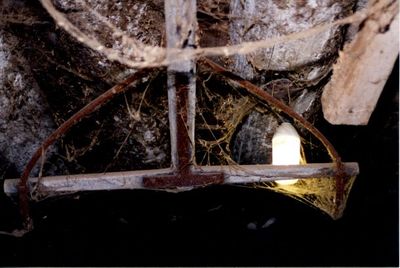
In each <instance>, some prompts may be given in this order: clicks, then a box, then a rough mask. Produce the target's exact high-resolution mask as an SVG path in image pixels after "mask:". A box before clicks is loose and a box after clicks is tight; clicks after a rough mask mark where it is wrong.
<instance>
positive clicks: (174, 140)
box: [143, 0, 224, 188]
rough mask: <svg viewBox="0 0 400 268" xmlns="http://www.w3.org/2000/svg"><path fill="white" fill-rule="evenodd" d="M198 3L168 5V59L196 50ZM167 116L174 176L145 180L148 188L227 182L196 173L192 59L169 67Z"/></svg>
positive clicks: (217, 175) (183, 0)
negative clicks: (177, 53) (175, 54)
mask: <svg viewBox="0 0 400 268" xmlns="http://www.w3.org/2000/svg"><path fill="white" fill-rule="evenodd" d="M196 10H197V8H196V0H178V1H166V2H165V14H166V15H165V17H166V19H165V23H166V25H165V27H166V34H167V49H168V52H167V59H169V60H171V61H173V59H174V53H173V49H176V48H177V49H193V48H195V47H196V46H197V44H196V31H197V19H196ZM167 83H168V114H169V129H170V137H171V159H172V169H173V172H172V174H168V175H164V176H152V177H145V178H143V185H144V186H145V187H147V188H177V187H185V186H200V185H207V184H216V183H223V182H224V175H223V173H205V172H195V171H194V170H193V167H194V165H195V157H194V144H195V142H194V128H195V114H196V63H195V61H194V60H193V59H189V60H183V61H178V62H173V63H172V64H170V65H169V66H168V80H167Z"/></svg>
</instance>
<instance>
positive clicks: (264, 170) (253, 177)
mask: <svg viewBox="0 0 400 268" xmlns="http://www.w3.org/2000/svg"><path fill="white" fill-rule="evenodd" d="M343 164H344V171H345V173H346V174H347V175H348V176H356V175H357V174H358V172H359V169H358V164H357V163H343ZM173 171H174V170H173V169H157V170H139V171H124V172H110V173H100V174H78V175H65V176H52V177H43V178H42V179H41V180H40V189H41V191H42V193H43V195H62V194H71V193H74V192H79V191H99V190H129V189H146V188H145V187H144V186H143V178H145V177H149V176H160V175H167V174H172V173H173ZM193 172H194V173H201V174H207V173H215V172H221V173H223V174H224V178H225V181H224V184H246V183H255V182H268V181H276V180H281V179H288V178H301V179H312V178H326V179H332V176H334V174H335V165H334V164H333V163H323V164H319V163H313V164H307V165H293V166H275V165H240V166H234V165H232V166H201V167H196V168H195V169H194V170H193ZM37 181H38V179H37V178H30V179H29V181H28V185H29V188H30V190H31V191H32V189H34V187H35V185H36V184H37ZM18 182H19V179H7V180H5V181H4V192H5V193H6V194H7V195H15V194H17V193H18V188H17V186H18ZM193 188H194V187H183V188H178V189H174V190H171V189H169V191H174V192H179V191H187V190H191V189H193ZM162 190H165V189H162Z"/></svg>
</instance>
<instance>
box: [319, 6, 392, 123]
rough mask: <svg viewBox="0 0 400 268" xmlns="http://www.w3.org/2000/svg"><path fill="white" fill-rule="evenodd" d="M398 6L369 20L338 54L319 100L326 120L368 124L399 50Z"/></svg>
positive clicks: (390, 7)
mask: <svg viewBox="0 0 400 268" xmlns="http://www.w3.org/2000/svg"><path fill="white" fill-rule="evenodd" d="M397 6H398V3H396V1H395V3H394V4H392V6H389V8H388V10H387V12H386V13H382V14H380V15H379V17H377V18H376V17H373V18H370V19H368V20H367V21H366V22H365V24H364V26H363V28H362V29H361V31H360V32H359V33H358V34H357V36H356V37H355V39H354V40H353V41H352V42H351V43H350V44H348V45H346V46H345V48H344V50H343V51H342V52H341V53H340V54H339V60H338V62H337V63H336V64H335V65H334V68H333V77H332V80H331V81H330V82H329V83H328V84H327V85H326V87H325V89H324V92H323V94H322V99H321V101H322V108H323V112H324V117H325V119H326V120H328V122H330V123H332V124H338V125H339V124H345V125H366V124H368V121H369V118H370V116H371V114H372V112H373V111H374V109H375V106H376V103H377V101H378V99H379V96H380V94H381V92H382V90H383V87H384V86H385V83H386V81H387V79H388V77H389V75H390V73H391V71H392V68H393V65H394V63H395V61H396V59H397V56H398V53H399V16H398V7H397ZM396 14H397V15H396ZM393 17H394V19H393ZM388 27H389V29H388V30H387V31H385V32H383V31H384V30H385V29H387V28H388Z"/></svg>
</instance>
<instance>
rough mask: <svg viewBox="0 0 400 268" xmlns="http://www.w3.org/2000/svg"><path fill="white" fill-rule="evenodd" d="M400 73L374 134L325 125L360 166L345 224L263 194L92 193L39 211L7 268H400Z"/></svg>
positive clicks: (7, 206)
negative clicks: (215, 267) (167, 267)
mask: <svg viewBox="0 0 400 268" xmlns="http://www.w3.org/2000/svg"><path fill="white" fill-rule="evenodd" d="M398 73H399V69H398V61H397V63H396V67H395V69H394V72H393V75H392V76H391V78H390V80H389V82H388V84H387V86H386V87H385V89H384V91H383V94H382V96H381V98H380V101H379V104H378V107H377V109H376V110H375V112H374V114H373V116H372V118H371V120H370V123H369V125H368V126H365V127H344V126H343V127H338V126H334V127H333V126H329V125H322V126H319V127H320V129H321V130H322V131H323V132H324V133H325V134H326V135H327V136H328V138H330V139H331V140H332V142H333V144H335V146H336V147H337V149H338V150H339V152H340V153H341V155H342V157H343V159H344V160H345V161H354V162H358V163H359V165H360V175H359V176H358V178H357V180H356V182H355V185H354V187H353V190H352V193H351V194H350V198H349V201H348V206H347V209H346V211H345V215H344V217H343V218H342V219H340V220H338V221H332V220H331V219H330V218H328V217H327V216H325V215H323V214H321V213H319V212H318V211H316V210H314V209H311V208H309V207H307V206H305V205H303V204H301V203H298V202H297V201H294V200H292V199H290V198H286V197H284V196H281V195H278V194H275V193H272V192H269V191H266V190H263V189H252V188H244V187H228V186H223V187H222V186H221V187H211V188H207V189H202V190H196V191H192V192H187V193H181V194H168V193H157V192H151V191H139V190H137V191H123V192H102V193H90V194H89V193H87V194H86V193H85V194H80V195H79V196H75V198H70V197H69V198H65V197H64V198H59V199H49V200H46V201H43V202H41V203H38V204H36V205H35V206H34V218H35V223H36V228H35V230H34V231H33V232H32V233H30V234H28V235H26V236H25V237H23V238H20V239H17V238H12V237H8V236H0V247H1V249H0V266H27V265H29V266H39V265H40V266H77V265H79V266H150V265H151V266H165V265H174V266H177V265H179V266H181V265H183V266H194V265H200V266H205V265H219V266H220V265H229V266H242V265H245V266H253V265H256V266H398V265H399V207H398V201H399V199H398V198H399V197H398V193H399V185H398V178H399V173H398V171H399V166H398V163H399V154H398V152H399V143H398V142H399V137H398V134H399V129H398V123H399V118H398V105H399V103H398V88H399V80H398ZM0 204H1V210H2V211H1V217H5V218H6V219H5V218H3V219H1V220H0V223H1V224H2V226H0V227H1V228H3V229H6V228H10V227H11V226H12V224H13V223H12V219H13V218H14V217H15V216H16V215H15V214H13V213H15V211H14V210H13V209H14V207H13V206H12V205H11V203H10V201H9V200H8V199H6V198H5V197H4V196H1V198H0ZM8 219H10V220H8ZM271 219H273V220H275V222H274V223H273V224H272V225H271V226H269V227H268V228H255V230H252V229H254V228H248V227H249V226H250V225H252V224H253V225H254V224H255V225H256V226H257V227H260V226H262V225H263V224H264V223H265V222H267V221H268V220H271ZM249 224H250V225H249Z"/></svg>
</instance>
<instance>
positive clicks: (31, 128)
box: [0, 30, 55, 172]
mask: <svg viewBox="0 0 400 268" xmlns="http://www.w3.org/2000/svg"><path fill="white" fill-rule="evenodd" d="M18 47H19V41H18V39H17V38H16V37H15V36H13V35H11V34H9V33H7V32H5V31H3V30H0V107H1V108H0V154H1V155H2V156H3V157H2V158H4V159H7V161H8V162H10V163H12V164H13V165H14V167H15V168H16V170H17V171H18V172H21V171H22V170H23V168H24V165H25V164H26V163H27V162H28V160H29V159H30V157H31V155H32V154H33V153H34V152H35V151H36V149H37V148H39V146H40V144H41V142H42V141H43V140H44V139H45V138H46V137H47V136H48V135H49V134H50V133H51V132H52V131H53V130H54V127H55V126H54V123H53V120H52V118H51V116H50V114H49V110H48V106H47V103H46V99H45V97H44V96H43V95H42V92H41V91H40V88H39V86H38V84H37V83H36V81H35V79H34V78H33V75H32V73H31V70H30V68H29V64H28V62H27V61H26V60H25V58H24V57H23V56H22V55H21V52H20V51H18V49H17V48H18ZM51 153H53V152H52V151H50V152H47V156H49V155H51ZM3 161H4V160H3Z"/></svg>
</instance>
